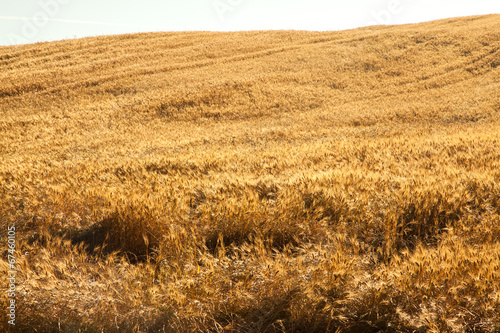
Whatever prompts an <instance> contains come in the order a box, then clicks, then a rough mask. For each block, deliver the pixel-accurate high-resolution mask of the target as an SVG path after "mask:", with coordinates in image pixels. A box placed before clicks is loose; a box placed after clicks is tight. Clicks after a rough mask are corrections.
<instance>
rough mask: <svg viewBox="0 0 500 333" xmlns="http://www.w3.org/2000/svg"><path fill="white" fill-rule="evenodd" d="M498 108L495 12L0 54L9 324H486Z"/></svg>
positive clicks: (74, 327) (262, 328)
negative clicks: (12, 260)
mask: <svg viewBox="0 0 500 333" xmlns="http://www.w3.org/2000/svg"><path fill="white" fill-rule="evenodd" d="M499 120H500V15H487V16H474V17H462V18H453V19H445V20H439V21H433V22H426V23H420V24H408V25H402V26H374V27H366V28H360V29H354V30H349V31H334V32H308V31H249V32H175V33H174V32H169V33H145V34H133V35H121V36H104V37H94V38H85V39H76V40H67V41H60V42H50V43H39V44H32V45H21V46H9V47H0V157H1V159H0V225H1V228H2V229H1V230H3V231H2V232H0V234H1V235H2V237H1V238H2V240H5V242H4V241H2V243H3V244H7V237H8V236H7V230H8V227H9V226H12V225H14V226H15V228H16V249H17V252H16V253H18V254H17V257H16V260H17V275H16V281H17V282H16V283H17V285H16V286H17V296H16V297H17V299H16V300H17V306H18V307H17V309H16V318H17V319H16V325H17V326H16V328H17V329H20V330H21V331H33V330H38V331H59V330H63V331H78V330H81V331H88V332H94V331H95V332H98V331H99V332H100V331H106V332H114V331H116V332H124V331H126V332H157V331H179V332H192V331H214V332H215V331H217V332H324V331H343V332H367V331H370V332H378V331H381V332H399V331H401V332H413V331H417V330H418V331H419V332H425V331H429V332H431V331H432V332H437V331H464V332H472V331H474V332H495V331H499V330H500V320H499V318H500V316H499V313H500V297H499V290H500V269H499V268H500V184H499V183H500V149H499V148H500V122H499ZM2 251H3V252H2V253H3V255H2V257H1V258H0V267H1V269H0V278H1V279H2V281H7V277H8V275H7V272H8V271H9V261H8V260H9V259H8V258H9V257H8V251H7V250H5V251H4V250H2ZM20 253H28V255H24V256H21V255H20ZM4 289H5V288H4ZM8 301H9V300H8V299H7V298H2V299H1V301H0V303H1V306H3V307H5V308H7V306H8V303H7V302H8ZM7 325H8V324H7V323H6V322H5V321H3V322H0V328H2V329H7Z"/></svg>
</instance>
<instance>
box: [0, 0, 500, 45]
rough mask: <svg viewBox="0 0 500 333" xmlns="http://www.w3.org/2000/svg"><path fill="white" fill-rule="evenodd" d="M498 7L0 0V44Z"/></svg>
mask: <svg viewBox="0 0 500 333" xmlns="http://www.w3.org/2000/svg"><path fill="white" fill-rule="evenodd" d="M483 14H500V0H434V1H432V0H371V1H370V0H351V1H347V0H344V1H336V0H184V1H181V0H16V1H14V0H0V45H2V46H5V45H15V44H29V43H36V42H44V41H54V40H62V39H73V38H81V37H89V36H100V35H112V34H125V33H136V32H150V31H187V30H190V31H193V30H195V31H200V30H203V31H238V30H316V31H326V30H345V29H352V28H357V27H363V26H370V25H377V24H405V23H418V22H425V21H431V20H436V19H441V18H448V17H457V16H470V15H483Z"/></svg>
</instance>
